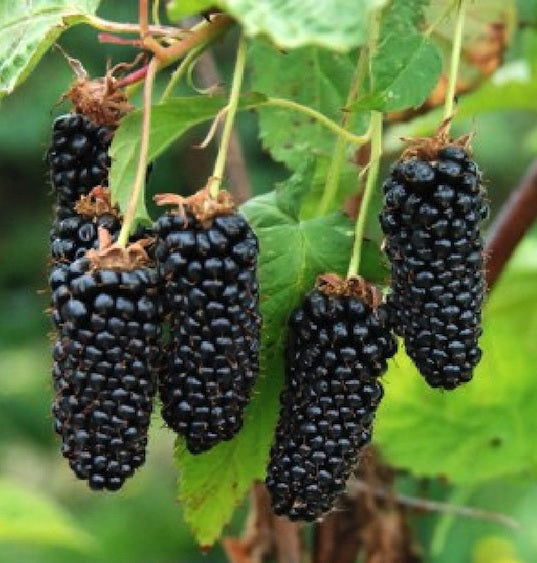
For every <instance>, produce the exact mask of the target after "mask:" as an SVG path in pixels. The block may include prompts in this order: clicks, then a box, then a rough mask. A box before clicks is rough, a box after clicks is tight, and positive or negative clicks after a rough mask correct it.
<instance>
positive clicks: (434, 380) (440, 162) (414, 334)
mask: <svg viewBox="0 0 537 563" xmlns="http://www.w3.org/2000/svg"><path fill="white" fill-rule="evenodd" d="M384 194H385V202H384V209H383V210H382V212H381V214H380V222H381V226H382V229H383V231H384V234H385V235H386V252H387V255H388V258H389V259H390V262H391V271H392V292H391V294H390V295H389V297H388V303H389V306H390V309H391V311H392V313H393V319H392V321H393V325H394V330H395V332H396V333H397V334H399V335H400V336H402V337H404V341H405V346H406V350H407V353H408V354H409V356H410V357H411V358H412V359H413V361H414V363H415V364H416V366H417V367H418V369H419V371H420V372H421V373H422V374H423V376H424V377H425V379H426V380H427V382H428V383H429V385H431V386H432V387H442V388H444V389H453V388H455V387H456V386H458V385H460V384H461V383H464V382H467V381H469V380H470V379H471V377H472V372H473V369H474V367H475V366H476V365H477V363H478V362H479V360H480V358H481V350H480V349H479V347H478V338H479V336H480V335H481V332H482V331H481V306H482V303H483V297H484V293H485V279H484V270H483V241H482V237H481V230H480V223H481V221H482V220H483V219H484V218H485V217H486V216H487V212H488V208H487V205H486V202H485V193H484V189H483V187H482V186H481V182H480V175H479V172H478V169H477V165H476V164H475V162H473V161H472V160H471V159H470V157H469V155H468V152H467V151H466V150H465V149H464V148H462V147H459V146H456V145H449V146H445V147H443V148H441V149H439V150H436V151H435V155H434V158H430V155H429V157H425V156H423V157H421V156H411V157H408V158H403V159H402V160H400V161H399V162H397V163H396V165H395V166H394V167H393V169H392V173H391V175H390V177H389V178H388V180H387V181H386V182H385V184H384Z"/></svg>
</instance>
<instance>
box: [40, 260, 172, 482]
mask: <svg viewBox="0 0 537 563" xmlns="http://www.w3.org/2000/svg"><path fill="white" fill-rule="evenodd" d="M50 286H51V288H52V305H53V310H54V313H53V320H54V322H55V324H56V327H57V330H58V339H57V341H56V344H55V346H54V367H53V381H54V389H55V392H56V398H55V400H54V404H53V409H52V410H53V414H54V417H55V427H56V432H57V433H58V434H60V436H61V437H62V454H63V455H64V456H65V457H66V458H67V459H68V460H69V465H70V466H71V468H72V469H73V471H74V472H75V474H76V476H77V477H78V478H79V479H85V480H87V481H88V482H89V485H90V487H91V488H93V489H103V488H104V489H109V490H117V489H119V488H120V487H121V485H122V484H123V482H124V480H125V479H126V478H127V477H130V476H131V475H132V474H133V473H134V470H135V469H136V468H138V467H139V466H140V465H142V464H143V463H144V460H145V447H146V444H147V429H148V426H149V421H150V415H151V410H152V402H153V396H154V394H155V391H156V376H157V373H158V369H159V365H160V363H159V361H160V354H161V352H160V348H161V342H160V336H161V327H160V324H159V323H160V310H159V308H160V302H159V296H158V291H157V279H156V273H155V270H154V269H151V268H143V267H142V268H136V269H133V270H130V271H115V270H112V269H99V270H95V269H92V268H91V263H90V261H89V260H88V259H87V258H80V259H78V260H76V261H74V262H72V263H71V264H69V265H60V266H58V267H56V268H54V270H53V271H52V274H51V277H50Z"/></svg>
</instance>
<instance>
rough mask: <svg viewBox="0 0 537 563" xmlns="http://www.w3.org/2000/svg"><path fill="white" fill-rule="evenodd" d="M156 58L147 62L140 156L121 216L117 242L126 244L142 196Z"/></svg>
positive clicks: (122, 244) (121, 244)
mask: <svg viewBox="0 0 537 563" xmlns="http://www.w3.org/2000/svg"><path fill="white" fill-rule="evenodd" d="M157 64H158V63H157V59H156V58H154V57H153V59H152V60H151V62H150V63H149V66H148V70H147V76H146V78H145V84H144V113H143V119H142V132H141V139H140V156H139V158H138V168H137V169H136V177H135V179H134V185H133V187H132V192H131V196H130V199H129V204H128V206H127V209H126V211H125V214H124V217H123V225H122V227H121V231H120V233H119V237H118V244H119V245H120V246H126V245H127V242H128V240H129V235H130V231H131V227H132V223H133V221H134V217H135V215H136V208H137V206H138V202H139V200H140V197H142V196H143V191H144V190H143V187H144V184H145V175H146V170H147V154H148V152H149V131H150V126H151V101H152V93H153V83H154V81H155V75H156V72H157Z"/></svg>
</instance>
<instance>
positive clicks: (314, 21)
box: [218, 0, 386, 51]
mask: <svg viewBox="0 0 537 563" xmlns="http://www.w3.org/2000/svg"><path fill="white" fill-rule="evenodd" d="M385 4H386V0H332V1H330V2H319V0H220V1H219V2H218V5H219V6H221V7H222V8H224V9H225V10H226V11H228V12H229V13H230V14H231V15H232V16H234V17H235V18H236V19H237V20H238V21H239V22H240V23H241V24H242V25H243V26H244V28H245V29H246V32H247V33H248V34H249V35H266V36H268V37H269V38H270V39H271V40H272V41H273V42H274V43H275V44H276V45H278V46H279V47H283V48H288V49H295V48H297V47H303V46H305V45H317V46H322V47H326V48H328V49H333V50H338V51H344V50H348V49H350V48H352V47H356V46H358V45H362V44H363V43H364V42H365V40H366V39H367V30H368V27H369V16H370V14H371V12H372V11H373V10H376V9H378V8H381V7H382V6H383V5H385Z"/></svg>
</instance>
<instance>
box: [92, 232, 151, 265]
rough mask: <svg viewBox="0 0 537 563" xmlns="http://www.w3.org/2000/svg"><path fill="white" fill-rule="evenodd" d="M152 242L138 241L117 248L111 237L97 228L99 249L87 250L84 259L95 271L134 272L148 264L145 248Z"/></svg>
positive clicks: (146, 240)
mask: <svg viewBox="0 0 537 563" xmlns="http://www.w3.org/2000/svg"><path fill="white" fill-rule="evenodd" d="M152 242H153V241H152V240H151V239H140V240H137V241H136V242H133V243H132V244H129V246H127V247H123V246H119V245H118V244H117V243H112V237H111V236H110V233H109V232H108V231H107V230H106V229H105V228H104V227H99V249H98V250H95V249H93V248H92V249H90V250H88V251H87V252H86V258H88V259H89V261H90V262H91V266H92V268H93V269H95V270H103V269H106V270H119V271H127V270H135V269H136V268H141V267H143V266H146V265H147V264H149V262H150V259H149V256H148V255H147V252H146V251H145V247H146V246H149V245H150V244H151V243H152Z"/></svg>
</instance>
